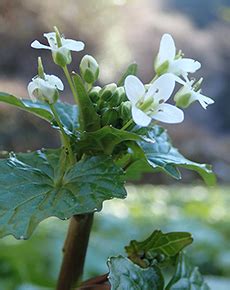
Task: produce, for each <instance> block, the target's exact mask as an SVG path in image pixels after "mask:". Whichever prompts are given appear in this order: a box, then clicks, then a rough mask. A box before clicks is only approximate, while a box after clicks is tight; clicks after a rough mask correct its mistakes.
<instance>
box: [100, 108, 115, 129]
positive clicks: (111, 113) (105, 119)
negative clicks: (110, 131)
mask: <svg viewBox="0 0 230 290" xmlns="http://www.w3.org/2000/svg"><path fill="white" fill-rule="evenodd" d="M118 117H119V116H118V112H117V110H115V109H109V110H107V111H105V113H104V114H103V115H102V118H101V125H102V126H106V125H112V126H114V127H115V126H116V125H117V122H118Z"/></svg>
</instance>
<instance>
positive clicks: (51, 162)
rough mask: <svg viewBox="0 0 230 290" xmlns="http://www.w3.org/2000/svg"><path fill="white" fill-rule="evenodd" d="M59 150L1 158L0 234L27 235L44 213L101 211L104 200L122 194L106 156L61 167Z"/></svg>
mask: <svg viewBox="0 0 230 290" xmlns="http://www.w3.org/2000/svg"><path fill="white" fill-rule="evenodd" d="M59 155H60V150H44V151H37V152H33V153H24V154H18V155H17V156H14V155H11V156H10V158H9V159H6V160H1V161H0V183H1V188H0V225H1V227H0V236H6V235H9V234H12V235H14V236H15V237H16V238H22V239H26V238H28V237H29V236H30V235H31V234H32V232H33V231H34V229H35V227H36V226H37V224H38V223H39V222H41V221H42V220H44V219H46V218H47V217H50V216H56V217H59V218H61V219H67V218H69V217H71V216H72V215H75V214H83V213H88V212H94V211H100V210H101V208H102V202H103V201H104V200H106V199H111V198H113V197H118V198H124V197H125V196H126V193H125V189H124V188H123V183H122V181H121V177H122V174H123V172H122V171H121V170H120V169H119V168H118V167H117V166H115V165H114V163H113V161H112V160H111V158H110V157H108V156H97V157H87V158H85V159H83V160H81V161H79V162H78V163H76V164H75V165H73V166H72V167H70V168H68V169H67V170H66V171H65V172H62V170H60V169H61V168H62V166H61V165H60V161H59Z"/></svg>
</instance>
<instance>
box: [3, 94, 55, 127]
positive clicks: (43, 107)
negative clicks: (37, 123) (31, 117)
mask: <svg viewBox="0 0 230 290" xmlns="http://www.w3.org/2000/svg"><path fill="white" fill-rule="evenodd" d="M0 102H3V103H6V104H9V105H13V106H16V107H18V108H20V109H22V110H25V111H27V112H30V113H33V114H35V115H36V116H38V117H40V118H42V119H45V120H46V121H50V122H51V121H52V120H53V115H52V113H51V111H50V108H49V105H48V104H45V103H41V102H36V103H34V102H32V101H31V100H27V99H19V98H16V97H15V96H13V95H10V94H7V93H3V92H0Z"/></svg>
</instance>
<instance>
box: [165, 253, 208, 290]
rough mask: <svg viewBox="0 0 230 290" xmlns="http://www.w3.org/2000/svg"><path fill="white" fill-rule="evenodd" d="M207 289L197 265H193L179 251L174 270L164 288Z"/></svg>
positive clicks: (176, 289)
mask: <svg viewBox="0 0 230 290" xmlns="http://www.w3.org/2000/svg"><path fill="white" fill-rule="evenodd" d="M188 289H192V290H193V289H194V290H209V289H210V288H209V286H208V285H207V284H206V283H205V282H204V279H203V277H202V276H201V274H200V272H199V270H198V268H197V267H193V266H192V265H191V263H190V261H189V259H188V258H187V257H186V256H185V254H184V253H180V255H179V257H178V261H177V268H176V272H175V274H174V276H173V278H172V279H171V281H170V282H169V284H168V285H167V287H166V288H165V290H188Z"/></svg>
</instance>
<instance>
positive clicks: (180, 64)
mask: <svg viewBox="0 0 230 290" xmlns="http://www.w3.org/2000/svg"><path fill="white" fill-rule="evenodd" d="M173 67H174V68H177V69H178V70H180V71H184V72H187V73H194V72H195V71H197V70H198V69H200V68H201V64H200V63H199V61H195V60H193V59H191V58H182V59H177V60H175V61H174V62H173Z"/></svg>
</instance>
